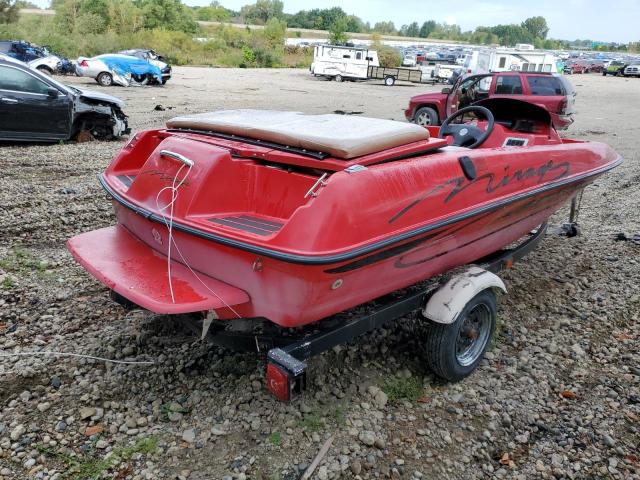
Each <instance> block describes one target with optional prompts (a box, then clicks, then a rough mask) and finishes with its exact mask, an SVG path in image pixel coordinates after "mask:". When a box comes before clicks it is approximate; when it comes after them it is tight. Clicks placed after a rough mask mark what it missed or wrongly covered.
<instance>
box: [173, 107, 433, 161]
mask: <svg viewBox="0 0 640 480" xmlns="http://www.w3.org/2000/svg"><path fill="white" fill-rule="evenodd" d="M167 127H168V128H170V129H188V130H199V131H207V132H213V133H216V132H217V133H223V134H226V135H237V136H239V137H245V138H251V139H256V140H262V141H265V142H272V143H277V144H280V145H286V146H289V147H295V148H299V149H305V150H309V151H315V152H322V153H327V154H329V155H331V156H332V157H335V158H339V159H345V160H346V159H351V158H355V157H361V156H363V155H369V154H371V153H377V152H381V151H383V150H387V149H390V148H394V147H400V146H402V145H407V144H410V143H414V142H419V141H425V142H426V141H427V140H429V131H428V130H427V129H426V128H424V127H420V126H418V125H414V124H412V123H406V122H397V121H395V120H383V119H379V118H368V117H359V116H351V115H336V114H327V115H305V114H303V113H300V112H279V111H269V110H223V111H219V112H209V113H200V114H195V115H184V116H181V117H176V118H173V119H171V120H169V121H168V122H167Z"/></svg>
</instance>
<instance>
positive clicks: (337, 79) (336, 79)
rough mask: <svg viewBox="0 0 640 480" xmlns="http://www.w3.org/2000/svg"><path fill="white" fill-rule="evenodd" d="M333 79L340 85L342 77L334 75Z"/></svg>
mask: <svg viewBox="0 0 640 480" xmlns="http://www.w3.org/2000/svg"><path fill="white" fill-rule="evenodd" d="M333 79H334V80H335V81H336V82H338V83H340V82H342V75H336V76H335V77H333Z"/></svg>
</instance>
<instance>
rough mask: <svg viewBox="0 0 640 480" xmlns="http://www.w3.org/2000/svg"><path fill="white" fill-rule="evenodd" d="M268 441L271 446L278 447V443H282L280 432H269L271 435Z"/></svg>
mask: <svg viewBox="0 0 640 480" xmlns="http://www.w3.org/2000/svg"><path fill="white" fill-rule="evenodd" d="M269 441H270V442H271V443H272V444H273V445H280V443H281V442H282V435H281V434H280V432H271V435H269Z"/></svg>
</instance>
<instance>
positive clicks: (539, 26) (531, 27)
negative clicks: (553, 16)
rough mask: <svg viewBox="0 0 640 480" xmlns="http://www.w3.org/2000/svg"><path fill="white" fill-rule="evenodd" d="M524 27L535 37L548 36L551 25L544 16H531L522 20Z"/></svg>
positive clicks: (542, 37) (543, 37)
mask: <svg viewBox="0 0 640 480" xmlns="http://www.w3.org/2000/svg"><path fill="white" fill-rule="evenodd" d="M521 26H522V28H524V29H525V30H526V31H528V32H529V33H530V34H531V36H532V37H533V38H541V39H543V40H544V39H545V38H547V34H548V33H549V27H548V26H547V21H546V20H545V18H544V17H540V16H538V17H530V18H527V19H526V20H525V21H524V22H522V25H521Z"/></svg>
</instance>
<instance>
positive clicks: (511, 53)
mask: <svg viewBox="0 0 640 480" xmlns="http://www.w3.org/2000/svg"><path fill="white" fill-rule="evenodd" d="M510 70H518V71H521V72H555V71H556V57H555V56H554V55H553V54H551V53H548V52H541V51H535V50H526V49H506V48H505V49H494V50H476V51H475V52H473V53H471V54H470V55H469V56H468V57H467V59H466V60H465V62H464V73H465V74H474V75H475V74H478V73H490V72H507V71H510Z"/></svg>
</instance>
